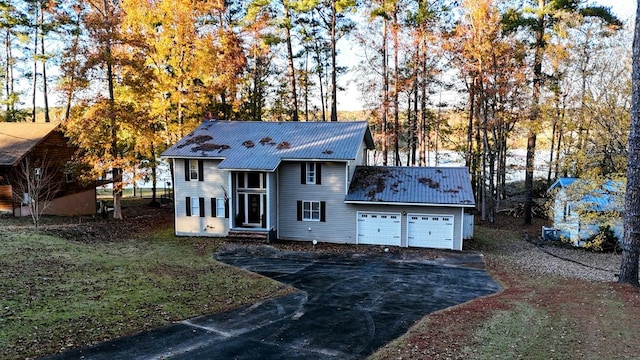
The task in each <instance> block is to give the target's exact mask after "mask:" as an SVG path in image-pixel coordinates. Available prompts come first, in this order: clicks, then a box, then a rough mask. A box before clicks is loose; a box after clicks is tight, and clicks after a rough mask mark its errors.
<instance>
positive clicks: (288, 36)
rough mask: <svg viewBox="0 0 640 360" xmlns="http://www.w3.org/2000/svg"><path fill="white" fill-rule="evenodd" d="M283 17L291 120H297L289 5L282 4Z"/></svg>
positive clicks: (296, 96)
mask: <svg viewBox="0 0 640 360" xmlns="http://www.w3.org/2000/svg"><path fill="white" fill-rule="evenodd" d="M284 19H285V23H286V26H285V32H286V42H287V61H288V62H289V86H291V97H292V99H291V100H292V101H293V114H292V120H293V121H298V93H297V91H296V69H295V67H294V65H293V48H292V46H291V28H290V25H289V24H291V16H290V13H289V6H288V5H285V6H284Z"/></svg>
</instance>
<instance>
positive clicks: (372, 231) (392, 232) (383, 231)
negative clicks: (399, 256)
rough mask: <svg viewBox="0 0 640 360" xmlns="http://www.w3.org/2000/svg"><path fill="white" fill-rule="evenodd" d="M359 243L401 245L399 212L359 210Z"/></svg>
mask: <svg viewBox="0 0 640 360" xmlns="http://www.w3.org/2000/svg"><path fill="white" fill-rule="evenodd" d="M357 217H358V244H369V245H393V246H400V245H401V241H402V238H401V236H400V235H401V231H402V224H401V222H400V219H401V218H402V217H401V216H400V214H399V213H380V212H358V213H357Z"/></svg>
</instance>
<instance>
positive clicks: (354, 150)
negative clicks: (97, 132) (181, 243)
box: [162, 120, 374, 171]
mask: <svg viewBox="0 0 640 360" xmlns="http://www.w3.org/2000/svg"><path fill="white" fill-rule="evenodd" d="M363 141H364V142H365V144H366V146H367V148H373V147H374V144H373V138H372V136H371V132H370V131H369V125H368V123H367V122H366V121H357V122H261V121H216V120H213V121H205V122H203V123H202V124H201V125H200V126H198V127H197V128H196V129H195V130H194V131H193V132H191V133H190V134H189V135H187V136H185V137H184V138H182V139H180V141H178V142H177V143H176V144H174V145H173V146H171V147H170V148H169V149H167V150H166V151H165V152H164V153H162V157H168V158H209V159H221V160H222V162H220V165H219V166H218V168H220V169H225V170H256V171H274V170H275V169H276V168H277V167H278V165H279V164H280V162H281V161H283V160H284V161H286V160H354V159H355V157H356V156H357V154H358V150H359V149H360V146H361V144H362V142H363Z"/></svg>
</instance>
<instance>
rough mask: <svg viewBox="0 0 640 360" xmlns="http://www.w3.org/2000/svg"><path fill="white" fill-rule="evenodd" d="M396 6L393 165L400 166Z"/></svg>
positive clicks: (396, 10)
mask: <svg viewBox="0 0 640 360" xmlns="http://www.w3.org/2000/svg"><path fill="white" fill-rule="evenodd" d="M398 28H399V25H398V8H397V4H396V9H395V10H394V12H393V77H394V84H393V151H394V152H395V156H394V159H395V160H394V162H393V163H394V165H395V166H400V101H399V98H398V97H399V93H400V69H399V67H400V61H399V59H398V53H399V49H398V47H399V46H400V43H399V41H398V31H399V29H398Z"/></svg>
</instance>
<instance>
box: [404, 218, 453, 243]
mask: <svg viewBox="0 0 640 360" xmlns="http://www.w3.org/2000/svg"><path fill="white" fill-rule="evenodd" d="M407 221H408V224H407V237H408V239H407V244H408V245H409V246H417V247H428V248H437V249H453V215H427V214H409V215H407Z"/></svg>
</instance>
